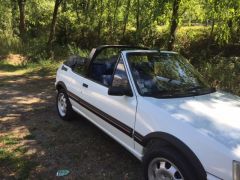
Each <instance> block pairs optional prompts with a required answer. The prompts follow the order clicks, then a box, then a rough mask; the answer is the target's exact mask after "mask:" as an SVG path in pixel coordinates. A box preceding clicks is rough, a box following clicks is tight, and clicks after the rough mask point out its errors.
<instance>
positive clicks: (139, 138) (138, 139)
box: [134, 131, 143, 145]
mask: <svg viewBox="0 0 240 180" xmlns="http://www.w3.org/2000/svg"><path fill="white" fill-rule="evenodd" d="M134 140H135V141H136V142H137V143H139V144H141V145H143V136H142V135H141V134H139V133H138V132H136V131H135V132H134Z"/></svg>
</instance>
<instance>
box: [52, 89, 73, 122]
mask: <svg viewBox="0 0 240 180" xmlns="http://www.w3.org/2000/svg"><path fill="white" fill-rule="evenodd" d="M56 106H57V111H58V115H59V116H60V118H61V119H63V120H66V121H69V120H71V119H72V118H73V115H74V111H73V110H72V105H71V103H70V101H69V98H68V95H67V94H66V92H65V91H64V90H63V89H60V90H59V91H58V94H57V100H56Z"/></svg>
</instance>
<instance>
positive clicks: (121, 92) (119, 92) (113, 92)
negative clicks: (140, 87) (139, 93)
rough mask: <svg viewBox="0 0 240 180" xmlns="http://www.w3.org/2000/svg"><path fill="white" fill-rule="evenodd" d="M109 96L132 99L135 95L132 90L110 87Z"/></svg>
mask: <svg viewBox="0 0 240 180" xmlns="http://www.w3.org/2000/svg"><path fill="white" fill-rule="evenodd" d="M108 95H110V96H129V97H132V96H133V93H132V90H131V89H130V88H124V87H113V86H111V87H109V89H108Z"/></svg>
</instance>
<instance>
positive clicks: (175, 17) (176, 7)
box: [167, 0, 181, 51]
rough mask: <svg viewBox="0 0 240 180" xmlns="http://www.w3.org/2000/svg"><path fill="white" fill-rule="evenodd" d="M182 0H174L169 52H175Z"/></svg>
mask: <svg viewBox="0 0 240 180" xmlns="http://www.w3.org/2000/svg"><path fill="white" fill-rule="evenodd" d="M180 3H181V0H174V1H173V6H172V18H171V26H170V34H169V40H168V45H167V49H168V50H169V51H171V50H173V48H174V43H175V39H176V31H177V27H178V23H179V5H180Z"/></svg>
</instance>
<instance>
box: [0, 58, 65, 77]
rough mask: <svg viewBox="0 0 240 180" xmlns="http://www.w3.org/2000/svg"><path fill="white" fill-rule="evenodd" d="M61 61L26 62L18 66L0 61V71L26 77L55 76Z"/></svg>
mask: <svg viewBox="0 0 240 180" xmlns="http://www.w3.org/2000/svg"><path fill="white" fill-rule="evenodd" d="M61 63H62V61H54V60H49V59H46V60H40V61H37V62H31V61H29V62H26V63H23V64H19V65H14V64H11V63H8V62H6V61H4V60H2V61H0V71H2V72H15V73H18V74H23V75H24V74H26V75H28V74H29V75H39V76H48V75H54V74H56V71H57V68H58V67H59V66H60V64H61Z"/></svg>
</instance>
